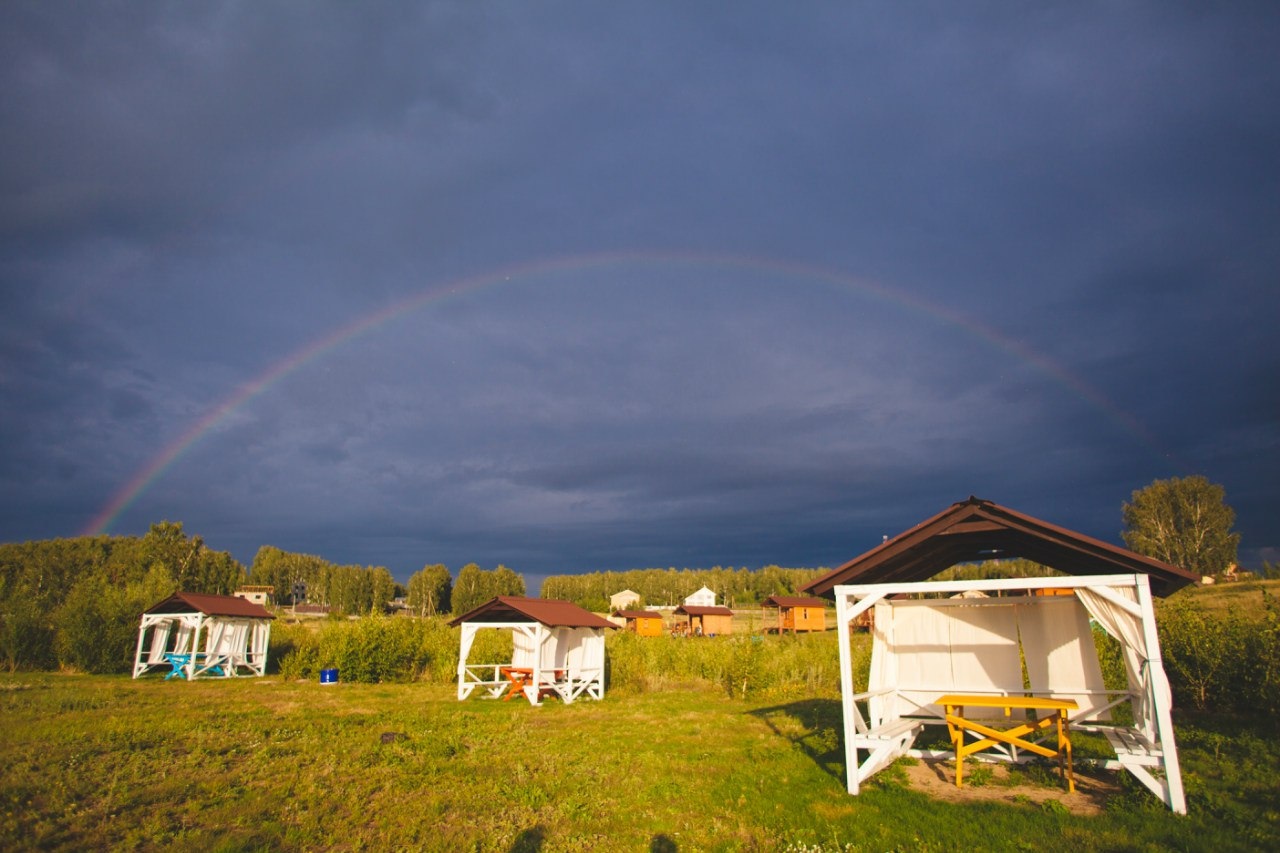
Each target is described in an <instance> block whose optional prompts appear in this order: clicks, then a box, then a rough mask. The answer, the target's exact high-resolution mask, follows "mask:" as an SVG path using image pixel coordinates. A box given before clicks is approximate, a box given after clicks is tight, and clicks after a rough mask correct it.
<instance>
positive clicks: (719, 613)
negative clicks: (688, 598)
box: [675, 604, 733, 637]
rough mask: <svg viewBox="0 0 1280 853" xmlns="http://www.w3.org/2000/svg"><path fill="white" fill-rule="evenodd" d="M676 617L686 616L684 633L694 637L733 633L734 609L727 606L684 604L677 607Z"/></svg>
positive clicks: (683, 627) (683, 626) (683, 625)
mask: <svg viewBox="0 0 1280 853" xmlns="http://www.w3.org/2000/svg"><path fill="white" fill-rule="evenodd" d="M675 615H676V618H677V619H679V618H680V617H682V616H683V617H684V621H683V624H682V625H681V627H682V629H683V633H687V634H688V635H690V636H693V637H714V636H716V635H717V634H732V633H733V611H732V610H730V609H729V608H727V607H700V606H698V605H696V604H682V605H680V606H679V607H677V608H676V612H675Z"/></svg>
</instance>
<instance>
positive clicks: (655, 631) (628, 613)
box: [613, 610, 662, 637]
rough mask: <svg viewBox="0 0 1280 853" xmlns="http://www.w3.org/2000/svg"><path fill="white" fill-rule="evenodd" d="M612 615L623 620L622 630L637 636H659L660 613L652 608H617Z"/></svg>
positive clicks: (660, 633) (660, 626) (660, 630)
mask: <svg viewBox="0 0 1280 853" xmlns="http://www.w3.org/2000/svg"><path fill="white" fill-rule="evenodd" d="M613 615H614V616H616V617H618V618H620V619H622V620H624V625H623V630H626V631H630V632H631V633H633V634H635V635H636V636H637V637H661V636H662V614H661V613H657V612H655V611H653V610H619V611H618V612H617V613H615V614H613Z"/></svg>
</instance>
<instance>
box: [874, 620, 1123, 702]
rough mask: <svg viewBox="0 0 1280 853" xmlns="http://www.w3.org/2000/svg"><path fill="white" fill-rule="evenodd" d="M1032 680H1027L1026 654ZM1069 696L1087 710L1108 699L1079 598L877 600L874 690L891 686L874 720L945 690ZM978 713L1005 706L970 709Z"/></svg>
mask: <svg viewBox="0 0 1280 853" xmlns="http://www.w3.org/2000/svg"><path fill="white" fill-rule="evenodd" d="M1024 658H1025V661H1026V675H1027V679H1028V681H1027V682H1026V683H1024V681H1023V660H1024ZM1027 683H1029V685H1030V690H1031V692H1033V693H1037V694H1041V695H1054V696H1069V697H1071V698H1074V699H1076V701H1077V702H1079V704H1080V707H1081V709H1082V711H1084V710H1086V709H1087V710H1093V708H1094V707H1096V706H1100V705H1103V704H1105V696H1103V695H1096V696H1090V695H1088V694H1089V693H1090V692H1094V691H1096V692H1097V693H1098V694H1101V692H1102V691H1103V689H1104V685H1103V681H1102V670H1101V667H1100V666H1099V664H1098V655H1097V650H1096V648H1095V647H1094V643H1093V635H1092V633H1091V632H1090V630H1089V621H1088V616H1087V615H1086V613H1085V611H1084V609H1083V608H1082V607H1080V606H1079V605H1078V604H1077V603H1076V601H1075V599H1073V598H1061V599H1055V598H1037V599H1034V600H1033V601H1032V602H1028V601H1027V600H1026V599H1022V600H1021V601H1013V600H1009V601H1007V602H1006V601H1005V600H990V599H986V600H984V599H975V600H974V601H973V602H972V603H965V604H959V603H956V602H955V601H954V600H947V601H945V602H943V601H939V602H936V603H935V602H927V601H921V602H916V601H904V602H894V603H890V602H881V603H879V604H877V605H876V617H875V629H874V634H873V641H872V650H871V672H870V677H869V679H868V689H869V690H873V691H874V690H878V689H881V688H892V689H895V690H897V691H898V695H899V697H900V699H901V702H900V703H899V704H896V705H895V704H891V703H892V702H893V698H892V697H890V698H889V699H886V700H877V699H873V700H872V702H871V709H870V710H871V717H872V724H873V725H874V724H875V722H884V721H886V720H891V719H894V718H896V717H898V716H901V715H903V714H914V713H919V712H920V711H921V710H922V709H926V708H928V707H929V706H931V705H935V704H936V702H937V699H938V697H939V696H942V695H943V694H946V693H977V694H987V693H989V694H997V695H998V694H1012V695H1022V694H1023V693H1024V692H1025V691H1026V690H1027ZM968 713H969V714H970V716H972V717H974V718H982V717H984V716H985V717H988V718H994V717H1001V716H1003V715H1004V711H1003V709H999V708H995V709H990V710H987V709H978V708H972V709H970V710H969V712H968Z"/></svg>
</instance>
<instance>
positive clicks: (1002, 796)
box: [903, 759, 1120, 815]
mask: <svg viewBox="0 0 1280 853" xmlns="http://www.w3.org/2000/svg"><path fill="white" fill-rule="evenodd" d="M975 767H982V768H984V769H983V770H980V771H979V772H978V774H974V772H973V769H971V768H975ZM903 769H904V770H906V772H907V779H908V781H909V783H910V785H911V788H912V790H915V791H922V792H923V793H925V794H928V795H929V796H931V797H934V798H935V799H939V800H945V801H947V802H952V803H976V802H990V801H997V802H1002V803H1022V804H1030V805H1037V806H1039V805H1042V804H1043V803H1045V802H1047V801H1049V800H1056V801H1057V802H1059V803H1061V804H1062V806H1063V807H1064V808H1065V809H1066V810H1067V811H1069V812H1070V813H1071V814H1077V815H1096V814H1099V813H1100V812H1101V811H1102V810H1103V808H1104V807H1105V804H1106V802H1107V800H1108V799H1109V798H1110V797H1112V796H1114V795H1116V794H1118V793H1119V792H1120V786H1119V785H1118V784H1117V783H1116V780H1115V776H1114V774H1112V773H1109V772H1108V771H1106V770H1093V769H1085V770H1081V769H1080V768H1076V772H1075V777H1076V790H1075V793H1070V794H1069V793H1067V789H1066V785H1065V784H1063V783H1061V782H1060V781H1059V780H1058V777H1057V770H1056V768H1054V769H1052V770H1050V771H1048V774H1049V776H1050V778H1051V779H1052V782H1050V783H1046V784H1041V783H1039V782H1038V781H1034V782H1033V781H1028V780H1027V779H1026V778H1025V774H1023V773H1021V772H1019V771H1016V770H1015V771H1013V772H1012V773H1011V772H1010V768H1009V767H1008V766H1007V765H1003V764H986V763H983V764H981V765H978V764H976V763H974V762H971V761H966V762H965V774H964V775H965V785H964V787H963V788H957V787H956V767H955V762H954V761H951V760H949V759H942V760H937V759H927V760H926V759H921V760H919V761H917V762H915V763H914V764H909V765H906V766H905V767H904V768H903ZM988 770H989V771H990V776H989V777H988V778H986V779H985V780H983V781H982V782H981V784H977V785H974V784H971V783H970V778H971V775H972V776H973V778H975V779H978V778H980V777H982V776H986V775H987V771H988Z"/></svg>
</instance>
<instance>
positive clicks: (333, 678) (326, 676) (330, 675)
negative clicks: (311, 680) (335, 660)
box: [320, 669, 338, 684]
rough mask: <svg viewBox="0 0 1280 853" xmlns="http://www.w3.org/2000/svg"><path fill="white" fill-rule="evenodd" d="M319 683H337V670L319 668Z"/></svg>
mask: <svg viewBox="0 0 1280 853" xmlns="http://www.w3.org/2000/svg"><path fill="white" fill-rule="evenodd" d="M320 683H321V684H337V683H338V671H337V670H336V669H322V670H320Z"/></svg>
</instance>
